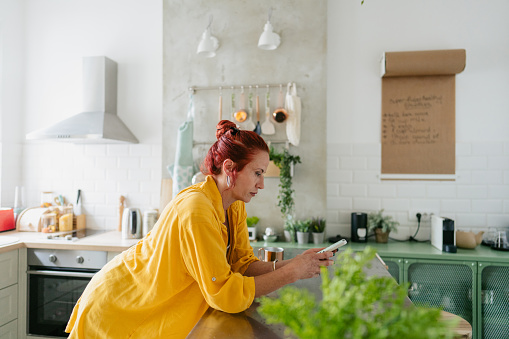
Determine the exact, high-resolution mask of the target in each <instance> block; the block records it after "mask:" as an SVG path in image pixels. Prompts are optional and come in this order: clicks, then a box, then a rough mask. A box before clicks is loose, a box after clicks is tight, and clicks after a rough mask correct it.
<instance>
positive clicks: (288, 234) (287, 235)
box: [285, 230, 295, 242]
mask: <svg viewBox="0 0 509 339" xmlns="http://www.w3.org/2000/svg"><path fill="white" fill-rule="evenodd" d="M285 241H286V242H295V233H294V234H292V232H290V231H286V230H285Z"/></svg>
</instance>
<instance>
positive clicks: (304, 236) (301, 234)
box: [297, 231, 309, 244]
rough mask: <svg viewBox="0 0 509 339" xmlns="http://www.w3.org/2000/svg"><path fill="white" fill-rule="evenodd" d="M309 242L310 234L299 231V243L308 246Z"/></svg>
mask: <svg viewBox="0 0 509 339" xmlns="http://www.w3.org/2000/svg"><path fill="white" fill-rule="evenodd" d="M308 242H309V232H298V231H297V243H299V244H307V243H308Z"/></svg>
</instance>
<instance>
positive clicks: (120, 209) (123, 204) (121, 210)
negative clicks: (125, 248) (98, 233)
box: [118, 195, 125, 232]
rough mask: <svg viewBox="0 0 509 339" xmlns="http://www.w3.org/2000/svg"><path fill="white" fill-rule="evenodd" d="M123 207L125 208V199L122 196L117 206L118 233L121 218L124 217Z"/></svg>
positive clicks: (120, 226)
mask: <svg viewBox="0 0 509 339" xmlns="http://www.w3.org/2000/svg"><path fill="white" fill-rule="evenodd" d="M124 207H125V197H124V196H123V195H121V196H120V198H119V205H118V215H119V220H118V231H119V232H120V231H122V218H123V216H124Z"/></svg>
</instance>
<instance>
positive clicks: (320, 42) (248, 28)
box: [163, 0, 327, 233]
mask: <svg viewBox="0 0 509 339" xmlns="http://www.w3.org/2000/svg"><path fill="white" fill-rule="evenodd" d="M270 7H272V8H273V14H272V19H271V22H272V24H273V26H274V29H275V32H277V33H278V34H280V36H281V45H280V46H279V48H278V49H276V50H274V51H264V50H261V49H259V48H257V43H258V38H259V37H260V34H261V33H262V31H263V26H264V24H265V22H266V21H267V14H268V10H269V8H270ZM209 15H213V23H212V34H213V35H214V36H216V37H217V38H218V39H219V42H220V48H219V49H218V51H217V55H216V57H214V58H211V59H206V58H203V57H202V56H199V55H197V54H196V48H197V46H198V42H199V38H200V36H201V34H202V32H203V30H204V29H205V27H206V26H207V24H208V21H209ZM326 29H327V2H326V1H317V2H315V1H314V2H310V1H304V0H300V1H290V0H285V1H278V2H274V1H268V0H263V1H256V2H253V1H248V0H243V1H228V0H221V1H214V2H210V1H205V0H191V1H186V2H185V5H183V3H180V2H177V1H164V96H163V104H164V112H163V166H164V167H165V166H166V165H168V164H172V163H173V162H174V153H175V147H176V133H177V129H178V126H179V125H180V124H181V123H182V122H184V121H185V118H186V115H187V108H188V101H189V92H188V88H189V87H190V86H213V87H216V88H218V87H219V86H225V87H226V88H228V89H229V87H230V86H231V85H242V84H244V85H249V84H259V85H264V84H278V83H282V84H283V85H286V83H287V82H288V81H294V82H295V83H296V84H297V87H298V94H299V96H300V97H301V99H302V134H301V142H300V145H299V146H298V147H293V146H291V147H290V153H292V154H295V155H299V156H300V157H301V159H302V164H299V165H297V166H296V169H295V176H294V180H293V182H294V184H293V188H294V189H295V197H296V199H295V200H296V216H297V217H298V218H310V217H312V216H325V197H326V193H325V190H326V176H325V171H326V151H325V140H326V137H325V133H324V132H325V129H326V114H325V112H326V105H325V103H326V102H325V100H326V99H325V91H326V88H325V83H326V48H327V46H326V36H327V35H326ZM246 90H247V89H246ZM235 91H236V97H237V100H238V97H239V94H240V89H239V87H238V86H237V87H236V90H235ZM284 91H285V93H286V89H284ZM260 92H261V93H260V94H261V95H262V98H263V94H264V93H265V89H261V90H260ZM277 92H278V89H277V88H275V89H272V91H271V97H272V100H271V104H272V109H275V108H276V101H277V100H276V99H277V96H276V94H277ZM230 95H231V90H223V97H224V103H223V117H224V118H228V117H229V115H230V100H229V98H230ZM218 96H219V90H218V89H214V90H203V91H197V92H196V94H195V95H194V100H195V105H196V116H195V128H194V132H195V140H196V141H198V142H203V143H204V145H198V146H197V148H201V149H202V150H201V151H198V152H197V153H198V155H197V157H196V160H197V163H199V162H201V160H202V158H203V154H204V153H203V152H204V151H205V150H206V149H208V147H210V145H211V144H212V142H214V141H215V137H214V135H215V126H216V124H217V122H218V120H219V119H218V112H217V110H218V108H217V107H218ZM262 102H263V99H262ZM237 104H238V101H237ZM262 107H263V106H262ZM262 112H263V111H262ZM264 119H265V117H263V119H262V122H263V121H264ZM277 127H278V133H277V135H276V136H271V137H266V140H282V139H286V135H285V126H284V125H281V126H277ZM275 146H279V147H281V146H284V144H283V145H275ZM163 172H165V169H163ZM165 175H166V177H169V174H168V173H165ZM278 184H279V179H277V178H267V179H266V180H265V189H264V190H262V191H261V192H260V193H259V194H258V196H257V197H256V198H255V199H253V200H252V201H251V202H250V203H249V204H247V205H246V208H247V211H248V215H251V216H252V215H256V216H258V217H260V219H261V221H260V224H259V229H258V231H259V232H263V230H264V229H265V227H268V226H272V227H274V228H276V230H278V231H280V232H281V233H282V225H283V221H282V219H281V213H280V210H279V208H278V207H277V195H278Z"/></svg>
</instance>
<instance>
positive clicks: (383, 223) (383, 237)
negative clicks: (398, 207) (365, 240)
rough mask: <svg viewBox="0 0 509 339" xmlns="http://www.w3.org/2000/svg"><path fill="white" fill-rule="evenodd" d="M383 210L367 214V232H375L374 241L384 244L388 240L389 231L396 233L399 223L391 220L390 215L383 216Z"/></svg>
mask: <svg viewBox="0 0 509 339" xmlns="http://www.w3.org/2000/svg"><path fill="white" fill-rule="evenodd" d="M383 212H384V210H383V209H381V210H380V211H378V212H371V213H369V214H368V231H374V232H375V239H376V242H378V243H386V242H387V241H388V240H389V233H390V232H391V231H394V232H397V231H398V229H397V227H398V225H399V222H397V221H396V220H393V219H392V217H391V216H390V215H385V216H384V215H383Z"/></svg>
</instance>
